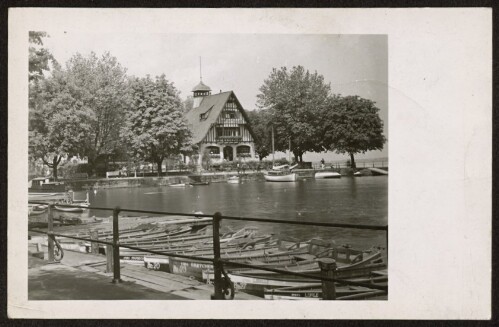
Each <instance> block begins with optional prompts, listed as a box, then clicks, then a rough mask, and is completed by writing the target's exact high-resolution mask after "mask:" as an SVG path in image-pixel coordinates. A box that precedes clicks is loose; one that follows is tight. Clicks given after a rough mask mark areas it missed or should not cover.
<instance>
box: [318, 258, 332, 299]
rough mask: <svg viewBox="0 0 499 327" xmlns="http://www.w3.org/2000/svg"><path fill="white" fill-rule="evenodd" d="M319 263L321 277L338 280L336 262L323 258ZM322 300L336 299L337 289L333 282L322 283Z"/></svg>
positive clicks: (325, 281) (324, 281)
mask: <svg viewBox="0 0 499 327" xmlns="http://www.w3.org/2000/svg"><path fill="white" fill-rule="evenodd" d="M317 261H318V262H319V267H320V268H321V277H322V278H331V279H333V280H334V279H335V278H336V260H334V259H331V258H321V259H319V260H317ZM322 299H323V300H335V299H336V287H335V285H334V282H333V281H329V280H323V281H322Z"/></svg>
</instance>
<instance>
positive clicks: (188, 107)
mask: <svg viewBox="0 0 499 327" xmlns="http://www.w3.org/2000/svg"><path fill="white" fill-rule="evenodd" d="M183 106H184V113H187V112H188V111H189V110H191V109H192V107H193V106H194V98H193V97H192V95H189V96H187V98H186V99H185V100H184V102H183Z"/></svg>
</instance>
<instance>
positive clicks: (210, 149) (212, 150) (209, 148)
mask: <svg viewBox="0 0 499 327" xmlns="http://www.w3.org/2000/svg"><path fill="white" fill-rule="evenodd" d="M206 150H207V151H208V153H209V154H220V148H219V147H218V146H207V147H206Z"/></svg>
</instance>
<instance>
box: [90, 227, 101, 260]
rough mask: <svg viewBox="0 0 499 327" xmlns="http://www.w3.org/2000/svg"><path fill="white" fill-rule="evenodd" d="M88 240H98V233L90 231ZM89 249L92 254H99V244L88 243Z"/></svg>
mask: <svg viewBox="0 0 499 327" xmlns="http://www.w3.org/2000/svg"><path fill="white" fill-rule="evenodd" d="M89 234H90V238H91V239H92V240H98V239H99V233H98V232H97V231H96V230H91V231H90V233H89ZM90 249H91V251H90V252H91V253H92V254H99V243H96V242H92V243H90Z"/></svg>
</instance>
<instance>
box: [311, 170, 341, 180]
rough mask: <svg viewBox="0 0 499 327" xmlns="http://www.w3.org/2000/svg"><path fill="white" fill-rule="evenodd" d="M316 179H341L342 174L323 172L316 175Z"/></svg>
mask: <svg viewBox="0 0 499 327" xmlns="http://www.w3.org/2000/svg"><path fill="white" fill-rule="evenodd" d="M315 178H316V179H331V178H341V174H339V173H337V172H334V171H321V172H317V173H315Z"/></svg>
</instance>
